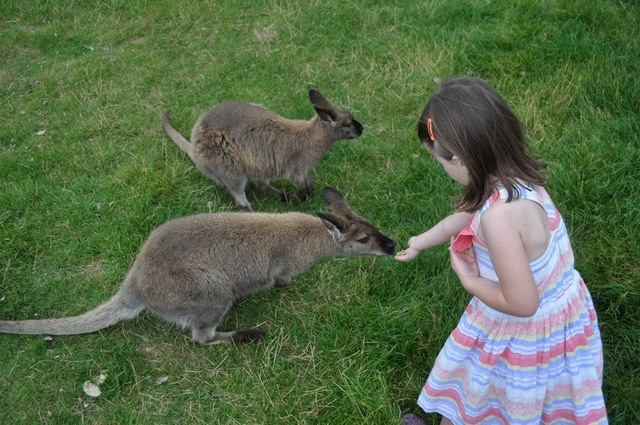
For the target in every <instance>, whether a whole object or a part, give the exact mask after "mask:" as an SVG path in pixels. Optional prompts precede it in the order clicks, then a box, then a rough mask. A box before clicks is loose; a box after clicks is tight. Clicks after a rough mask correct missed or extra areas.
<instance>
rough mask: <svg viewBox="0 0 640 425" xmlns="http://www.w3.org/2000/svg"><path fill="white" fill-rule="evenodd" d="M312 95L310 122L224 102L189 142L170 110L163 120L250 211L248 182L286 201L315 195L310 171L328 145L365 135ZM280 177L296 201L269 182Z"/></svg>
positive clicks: (349, 119) (207, 172) (349, 118)
mask: <svg viewBox="0 0 640 425" xmlns="http://www.w3.org/2000/svg"><path fill="white" fill-rule="evenodd" d="M309 99H310V100H311V103H312V104H313V107H314V108H315V110H316V115H315V116H314V117H313V118H312V119H311V120H309V121H302V120H290V119H287V118H284V117H281V116H280V115H278V114H276V113H275V112H273V111H271V110H269V109H267V108H264V107H262V106H258V105H253V104H249V103H241V102H229V103H221V104H219V105H216V106H214V107H213V108H211V109H210V110H209V111H208V112H205V113H204V114H203V115H202V116H201V117H200V118H199V119H198V121H197V122H196V124H195V126H194V127H193V130H192V132H191V143H189V142H188V141H187V140H186V139H185V138H184V137H182V136H181V135H180V133H178V132H177V131H176V130H175V129H174V128H173V127H172V126H171V122H170V121H169V114H168V112H167V111H165V112H164V113H163V114H162V121H163V124H164V129H165V131H166V132H167V134H168V135H169V137H171V139H172V140H173V141H174V142H175V143H176V144H177V145H178V146H180V149H182V150H183V151H184V152H186V153H187V154H189V157H190V158H191V160H192V161H193V162H194V163H195V165H196V166H197V167H198V169H199V170H200V171H201V172H202V173H203V174H204V175H205V176H207V177H209V178H211V179H213V180H214V181H216V182H218V183H219V184H221V185H223V186H225V187H226V188H227V189H228V190H229V192H231V195H232V196H233V198H234V200H235V203H236V205H237V207H238V208H239V209H240V210H241V211H246V212H250V211H252V209H251V205H250V204H249V201H247V196H246V194H245V186H246V185H247V181H251V182H253V183H255V184H256V185H257V186H258V187H260V188H261V189H263V190H266V191H268V192H271V193H272V194H274V195H276V196H279V197H280V198H281V199H282V200H283V201H288V202H293V203H297V202H303V201H305V200H306V199H308V198H311V197H313V180H312V179H311V176H310V174H309V173H310V172H311V170H313V168H314V167H315V166H316V165H317V164H318V163H319V162H320V160H321V159H322V157H323V156H324V155H325V153H326V152H327V151H328V150H329V148H330V147H331V146H332V145H333V144H334V143H335V142H337V141H339V140H344V139H355V138H356V137H358V136H360V135H361V134H362V124H360V123H359V122H358V121H356V120H355V119H354V118H353V117H352V116H351V114H350V113H348V112H347V111H344V110H342V109H340V108H337V107H335V106H333V104H332V103H331V102H329V101H328V100H327V99H325V98H324V97H323V96H322V95H321V94H320V93H318V92H317V91H315V90H309ZM277 179H286V180H289V181H290V182H292V183H293V184H294V185H295V187H296V189H297V192H298V197H297V199H296V198H295V197H294V196H290V195H289V194H287V193H286V192H285V191H282V190H279V189H276V188H275V187H273V186H272V185H271V181H273V180H277Z"/></svg>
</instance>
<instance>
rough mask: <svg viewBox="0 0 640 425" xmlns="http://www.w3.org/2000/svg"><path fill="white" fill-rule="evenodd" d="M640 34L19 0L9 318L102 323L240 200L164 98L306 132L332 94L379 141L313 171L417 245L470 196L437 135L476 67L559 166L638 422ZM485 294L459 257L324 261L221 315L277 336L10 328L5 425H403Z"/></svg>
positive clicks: (154, 326)
mask: <svg viewBox="0 0 640 425" xmlns="http://www.w3.org/2000/svg"><path fill="white" fill-rule="evenodd" d="M639 28H640V6H638V4H637V2H633V1H599V2H593V1H588V0H576V1H570V0H557V1H554V0H544V1H529V0H525V1H522V2H518V3H517V4H516V3H514V2H510V1H505V0H493V1H484V0H478V1H470V0H461V1H458V2H448V1H443V0H432V1H429V2H413V1H406V0H394V1H388V2H376V1H371V0H365V1H358V2H356V1H352V0H331V1H311V2H309V1H305V2H303V1H299V0H287V1H282V0H256V1H254V2H240V1H236V0H221V1H217V2H203V1H195V0H191V1H188V2H169V1H157V2H152V1H147V0H137V1H123V0H111V1H101V2H85V1H80V0H77V1H73V0H60V1H57V2H48V1H44V0H31V1H26V2H25V1H16V0H5V1H3V2H2V4H0V57H2V58H3V60H2V66H1V67H0V116H2V124H1V125H0V149H1V153H0V241H1V243H0V260H1V262H0V317H1V318H3V319H26V318H32V317H57V316H67V315H73V314H78V313H81V312H84V311H86V310H87V309H89V308H90V307H93V306H96V305H98V304H100V303H101V302H103V301H104V300H106V299H107V298H108V297H109V296H110V295H111V294H113V293H115V291H116V290H117V288H118V285H119V283H120V282H121V280H122V279H123V277H124V275H125V274H126V272H127V270H128V269H129V267H130V266H131V264H132V262H133V260H134V258H135V256H136V253H137V251H138V249H139V247H140V246H141V244H142V243H143V242H144V240H145V239H146V237H147V235H148V234H149V233H150V231H151V230H152V229H154V228H155V227H157V226H159V225H160V224H161V223H163V222H165V221H166V220H168V219H170V218H173V217H179V216H183V215H187V214H195V213H200V212H208V211H223V210H225V211H226V210H234V209H235V207H234V205H233V201H232V199H231V197H230V195H229V194H228V193H227V192H226V191H225V190H223V189H221V188H218V187H216V186H215V185H214V184H213V183H212V182H211V181H209V180H207V179H206V178H204V177H202V176H201V175H200V174H199V173H198V172H197V171H196V170H194V169H193V168H192V165H191V163H190V162H189V159H188V158H187V157H186V155H185V154H183V153H182V152H181V151H180V150H179V149H178V148H177V147H176V146H175V145H174V144H173V143H172V142H171V141H170V140H169V139H168V137H167V136H166V135H165V134H164V132H163V130H162V126H161V121H160V114H161V112H162V111H163V110H164V109H168V110H169V111H170V113H171V116H172V120H173V123H174V125H175V127H176V128H177V129H178V130H179V131H181V132H182V133H183V134H185V135H188V134H189V132H190V129H191V126H192V125H193V123H194V122H195V120H196V119H197V117H198V116H199V115H200V114H201V113H202V112H204V111H205V110H206V109H208V108H209V107H210V106H212V105H213V104H216V103H218V102H221V101H225V100H242V101H249V102H254V103H261V104H263V105H265V106H267V107H269V108H271V109H273V110H275V111H277V112H279V113H281V114H282V115H284V116H287V117H291V118H300V119H308V118H310V117H311V114H312V112H313V110H312V108H311V105H310V103H309V102H308V98H307V91H308V90H309V89H310V88H315V89H317V90H319V91H320V92H322V93H323V94H324V95H325V96H326V97H328V98H329V99H331V100H332V101H333V102H334V103H336V104H337V105H339V106H341V107H343V108H345V109H348V110H349V111H351V112H352V113H353V114H354V116H355V117H356V118H357V119H358V120H359V121H361V122H362V123H363V124H365V132H364V134H363V136H362V137H360V138H359V139H356V140H354V141H348V142H341V143H339V144H337V145H336V146H334V147H333V148H332V149H331V150H330V151H329V153H328V154H327V156H326V157H325V158H324V159H323V161H322V162H321V163H320V165H319V166H318V167H317V168H316V170H315V171H314V174H313V177H314V179H315V180H316V182H317V184H318V186H319V187H322V186H323V185H332V186H334V187H336V188H338V189H339V190H340V191H342V192H343V193H344V194H345V196H346V197H347V199H348V200H349V202H350V203H351V204H352V205H353V207H354V208H355V209H356V210H357V211H359V212H360V213H362V214H363V215H365V216H367V217H368V218H370V219H371V220H372V221H373V222H374V223H376V224H377V225H378V227H379V228H380V229H381V230H382V231H383V232H384V233H385V234H387V235H389V236H391V237H392V238H394V239H395V240H397V241H398V242H399V243H400V246H401V247H402V246H404V244H405V243H406V240H407V239H408V238H409V237H410V236H411V235H414V234H417V233H419V232H421V231H423V230H425V229H427V228H428V227H429V226H430V225H433V224H434V223H435V222H436V221H437V220H438V219H440V218H441V217H444V216H445V215H446V214H447V213H448V212H449V211H450V208H451V203H450V198H449V197H450V196H452V195H456V194H458V193H460V189H459V188H458V187H456V186H455V184H454V183H452V182H451V181H449V180H448V178H447V177H446V175H445V174H444V172H443V170H442V169H441V168H440V167H438V166H437V164H436V163H435V162H434V161H433V160H431V159H430V158H429V155H428V154H427V153H426V152H425V151H423V150H422V149H421V147H420V144H419V143H418V141H417V138H416V135H415V131H414V126H415V123H416V121H417V119H418V116H419V114H420V112H421V110H422V108H423V107H424V105H425V103H426V101H427V100H428V98H429V96H430V95H431V94H432V93H433V91H434V90H435V89H436V88H437V84H436V83H435V82H434V81H437V80H438V79H445V78H447V77H450V76H457V75H472V76H477V77H480V78H483V79H486V80H488V81H489V82H490V83H491V84H493V85H494V86H495V87H496V88H497V89H498V90H499V91H500V93H501V94H502V95H503V96H504V97H505V98H506V99H507V100H508V101H509V103H510V104H511V105H512V107H513V109H514V110H515V111H516V113H517V114H518V115H519V116H520V117H521V119H522V120H523V121H524V123H525V124H526V126H527V129H528V133H529V136H530V143H531V147H532V151H533V152H534V154H535V155H536V156H538V157H540V158H542V159H543V160H544V163H545V164H546V168H547V170H548V180H549V190H550V192H551V194H552V196H553V197H554V199H555V201H556V204H557V206H558V208H559V209H560V211H561V212H562V213H563V215H564V217H565V220H566V221H567V224H568V226H569V229H570V232H571V236H572V241H573V246H574V250H575V253H576V263H577V267H578V269H579V270H580V272H581V273H582V275H583V276H584V278H585V280H586V281H587V283H588V285H589V288H590V290H591V292H592V295H593V297H594V300H595V303H596V308H597V310H598V313H599V317H600V322H601V330H602V334H603V341H604V345H605V361H606V366H605V367H606V370H605V381H604V391H605V396H606V401H607V407H608V410H609V415H610V421H611V423H613V424H628V423H638V422H639V421H640V401H639V400H640V390H639V388H640V330H639V329H640V326H639V323H640V313H639V312H638V305H640V290H639V289H638V282H639V281H640V263H639V260H638V258H640V246H639V242H638V241H639V240H640V234H639V233H638V226H637V224H638V223H639V222H640V207H638V200H639V199H640V197H639V194H638V192H639V185H638V182H639V181H640V172H639V171H638V164H639V163H640V140H639V138H640V136H638V135H639V134H640V116H639V115H640V106H639V103H640V85H639V84H638V82H637V81H638V76H640V69H639V65H638V64H639V63H640V56H639V53H638V52H639V51H640V49H639V46H638V40H639V39H640V30H639ZM248 197H249V201H250V202H251V203H252V205H253V207H254V208H255V209H256V210H260V211H292V210H301V211H304V212H308V213H314V212H315V211H320V210H324V206H323V205H322V202H321V199H320V197H316V198H315V199H314V200H312V201H310V202H309V203H306V204H304V205H301V206H300V207H297V208H296V207H293V206H289V205H285V204H282V203H280V202H279V201H278V200H277V199H274V198H272V197H271V196H269V195H267V194H265V193H262V192H260V191H259V190H256V189H253V188H250V189H249V191H248ZM468 299H469V297H468V295H467V294H466V293H465V292H464V290H463V289H462V288H461V287H460V285H459V284H458V283H457V281H456V279H455V275H454V274H453V272H452V271H451V270H450V267H449V265H448V258H447V255H446V250H445V248H437V249H433V250H431V251H429V252H425V253H423V254H422V255H421V256H420V257H419V258H418V259H417V260H416V261H414V262H412V263H409V264H400V263H396V262H394V261H393V260H392V259H370V258H366V259H357V260H354V259H330V260H324V261H321V262H320V263H318V264H317V265H316V266H314V267H313V268H312V269H311V270H310V271H309V272H308V273H306V274H303V275H301V276H299V277H298V278H296V279H295V282H294V285H292V286H291V287H289V288H286V289H282V290H272V291H267V292H264V293H262V294H259V295H258V296H256V297H254V298H251V299H249V300H247V301H245V302H243V303H242V304H240V305H238V306H236V307H234V308H233V309H232V310H231V312H230V313H229V315H228V316H227V318H226V320H225V326H224V327H225V328H227V329H233V328H237V327H245V328H247V327H258V328H259V329H261V330H264V331H266V332H267V334H268V336H267V339H266V341H264V343H262V344H258V345H251V346H245V347H238V348H236V347H231V346H214V347H208V348H202V347H197V346H194V345H193V344H192V343H191V342H190V339H189V337H188V335H187V334H185V333H184V332H183V331H182V330H180V329H178V328H176V327H175V326H171V325H168V324H166V323H164V322H161V321H159V320H157V319H156V318H154V317H153V316H151V315H149V314H146V313H143V314H142V315H141V316H140V317H138V318H137V319H134V320H132V321H128V322H123V323H120V324H118V325H115V326H113V327H111V328H109V329H106V330H104V331H101V332H97V333H94V334H89V335H82V336H69V337H55V338H53V339H45V338H43V337H41V336H34V337H31V336H14V335H2V336H0V338H1V339H2V344H0V400H2V402H1V408H0V423H12V424H20V423H25V424H27V423H28V424H32V423H50V424H66V423H73V424H76V423H92V424H93V423H95V424H98V423H105V424H106V423H123V424H126V423H141V424H142V423H176V424H177V423H180V424H186V423H189V424H191V423H193V424H197V423H207V424H216V423H220V424H263V423H269V424H279V423H282V424H284V423H300V424H325V423H336V424H339V423H350V422H356V423H360V422H364V423H370V424H382V423H399V421H400V418H401V417H402V415H403V414H404V413H406V412H409V411H417V410H418V408H417V406H416V404H415V400H416V398H417V395H418V392H419V390H420V388H421V386H422V384H423V383H424V380H425V379H426V377H427V375H428V372H429V370H430V368H431V366H432V364H433V361H434V359H435V356H436V355H437V353H438V351H439V349H440V347H441V346H442V344H443V342H444V340H445V339H446V337H447V336H448V334H449V332H450V331H451V330H452V329H453V327H454V326H455V324H456V322H457V320H458V318H459V316H460V315H461V313H462V311H463V309H464V306H465V304H466V302H467V301H468ZM101 373H104V374H106V376H107V378H106V380H105V382H104V383H103V384H101V385H100V389H101V390H102V394H101V395H100V396H99V397H97V398H91V397H88V396H87V395H85V394H84V392H83V390H82V386H83V383H84V382H85V381H90V380H92V379H95V378H96V377H98V376H99V375H100V374H101ZM429 420H431V421H433V423H436V421H437V418H435V417H429Z"/></svg>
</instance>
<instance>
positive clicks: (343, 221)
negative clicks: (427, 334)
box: [317, 187, 396, 257]
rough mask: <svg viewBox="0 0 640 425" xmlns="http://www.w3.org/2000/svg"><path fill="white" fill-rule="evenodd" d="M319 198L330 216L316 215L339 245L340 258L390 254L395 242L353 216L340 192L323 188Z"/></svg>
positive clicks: (359, 217) (364, 220)
mask: <svg viewBox="0 0 640 425" xmlns="http://www.w3.org/2000/svg"><path fill="white" fill-rule="evenodd" d="M323 196H324V202H325V204H326V205H327V209H328V210H329V212H330V213H329V214H327V213H322V212H319V213H317V214H318V216H319V217H320V218H321V219H322V221H323V223H324V224H325V226H326V227H327V229H328V230H329V233H331V236H332V237H333V238H334V239H335V240H336V241H337V242H338V244H339V245H340V251H341V253H342V255H345V256H348V257H361V256H365V255H373V256H384V255H392V254H393V252H394V251H395V248H396V243H395V242H394V241H393V240H391V239H389V238H388V237H386V236H385V235H383V234H382V233H380V231H379V230H378V229H376V228H375V226H374V225H373V224H372V223H371V222H370V221H369V220H367V219H365V218H364V217H361V216H360V215H358V214H356V213H355V212H354V211H353V210H352V209H351V207H350V206H349V204H347V201H345V199H344V198H343V197H342V195H341V194H340V192H338V191H337V190H335V189H333V188H331V187H325V188H324V191H323Z"/></svg>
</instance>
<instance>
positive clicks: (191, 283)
mask: <svg viewBox="0 0 640 425" xmlns="http://www.w3.org/2000/svg"><path fill="white" fill-rule="evenodd" d="M323 195H324V200H325V203H326V206H327V209H328V210H329V213H320V212H319V213H317V214H318V216H319V217H315V216H312V215H309V214H302V213H296V212H291V213H280V214H267V213H254V214H245V213H241V212H235V213H234V212H227V213H213V214H200V215H193V216H188V217H183V218H178V219H174V220H171V221H168V222H166V223H165V224H163V225H162V226H160V227H158V228H157V229H156V230H154V231H153V232H152V233H151V235H150V236H149V239H148V240H147V242H146V243H145V244H144V245H143V246H142V249H141V250H140V253H139V254H138V257H137V258H136V260H135V262H134V263H133V266H132V268H131V270H130V271H129V273H128V274H127V276H126V278H125V279H124V282H123V283H122V284H121V286H120V290H119V291H118V293H117V294H116V295H114V296H113V297H112V298H111V299H110V300H109V301H107V302H106V303H104V304H102V305H100V306H98V307H97V308H95V309H93V310H91V311H89V312H88V313H85V314H83V315H80V316H76V317H69V318H62V319H44V320H24V321H0V332H4V333H16V334H48V335H72V334H81V333H88V332H94V331H97V330H99V329H103V328H106V327H107V326H110V325H113V324H115V323H117V322H119V321H121V320H123V319H130V318H133V317H135V316H137V315H138V314H139V313H140V312H141V311H142V310H143V309H145V308H146V309H148V310H150V311H151V312H153V313H155V314H156V315H158V316H160V317H161V318H163V319H165V320H167V321H169V322H173V323H177V324H178V325H181V326H182V327H186V328H191V331H192V339H193V341H194V342H196V343H199V344H202V345H209V344H214V343H219V342H233V343H236V344H241V343H248V342H252V341H259V340H261V339H263V338H264V336H265V333H264V332H261V331H258V330H237V331H233V332H218V331H217V330H216V328H217V326H218V325H219V324H220V322H221V321H222V318H223V317H224V315H225V314H226V313H227V311H228V310H229V308H230V307H231V306H232V305H233V304H235V303H237V302H238V301H240V300H243V299H245V298H247V297H248V296H250V295H253V294H255V293H258V292H260V291H262V290H264V289H267V288H270V287H272V286H276V287H283V286H287V285H289V283H290V279H291V278H292V277H293V276H295V275H297V274H299V273H302V272H304V271H306V270H307V269H309V268H310V267H311V266H312V265H313V264H314V263H315V262H316V261H317V260H319V259H321V258H323V257H327V256H334V255H344V256H347V257H359V256H368V255H370V256H387V255H392V254H393V253H394V251H395V242H394V241H393V240H391V239H389V238H388V237H386V236H384V235H383V234H382V233H380V232H379V231H378V230H377V229H376V228H375V227H374V226H373V224H371V222H369V221H368V220H366V219H364V218H363V217H361V216H359V215H358V214H356V213H355V212H354V211H353V210H352V209H351V207H350V206H349V205H348V204H347V202H346V201H345V200H344V198H343V197H342V195H341V194H340V193H339V192H338V191H337V190H335V189H333V188H330V187H326V188H325V189H324V191H323Z"/></svg>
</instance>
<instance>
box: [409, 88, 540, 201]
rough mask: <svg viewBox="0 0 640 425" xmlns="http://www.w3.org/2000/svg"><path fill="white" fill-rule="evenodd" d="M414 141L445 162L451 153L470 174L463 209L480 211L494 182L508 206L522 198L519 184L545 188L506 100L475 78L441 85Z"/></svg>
mask: <svg viewBox="0 0 640 425" xmlns="http://www.w3.org/2000/svg"><path fill="white" fill-rule="evenodd" d="M418 137H420V140H421V142H422V143H423V145H424V146H425V147H426V148H427V150H429V151H430V152H432V153H435V154H436V155H438V156H440V157H442V158H444V159H445V160H447V161H450V160H451V159H452V158H453V156H454V155H455V156H457V157H458V158H459V159H460V160H461V161H462V162H463V163H464V165H465V166H466V168H467V170H468V171H469V184H468V185H467V187H466V189H465V191H464V194H463V195H462V197H461V198H460V201H459V205H458V209H459V210H461V211H466V212H475V211H477V210H478V209H480V207H481V206H482V204H483V203H484V201H485V200H486V199H487V198H489V196H491V193H492V192H493V191H494V184H495V182H496V180H497V181H499V182H500V184H502V185H503V186H504V187H505V188H506V189H507V192H508V198H507V202H510V201H511V200H513V199H518V198H519V197H520V191H519V190H518V188H517V187H516V186H517V185H518V184H526V185H527V186H544V184H545V180H544V173H543V172H542V171H541V169H540V163H539V162H538V161H537V160H535V159H533V158H532V157H530V156H529V155H528V152H527V146H526V141H525V136H524V129H523V125H522V123H521V122H520V120H518V118H517V117H516V116H515V114H514V113H513V112H512V111H511V110H510V109H509V106H507V103H506V102H505V101H504V99H503V98H502V97H501V96H500V95H499V94H498V93H497V92H496V91H495V90H494V89H493V88H492V87H491V86H490V85H489V84H487V83H486V82H484V81H482V80H479V79H477V78H457V79H454V80H451V81H449V82H447V83H445V84H444V85H443V86H442V87H441V88H440V89H439V90H438V91H437V92H436V93H435V94H434V95H433V97H432V98H431V100H429V103H427V106H426V107H425V108H424V111H423V112H422V116H421V117H420V121H419V122H418Z"/></svg>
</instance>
